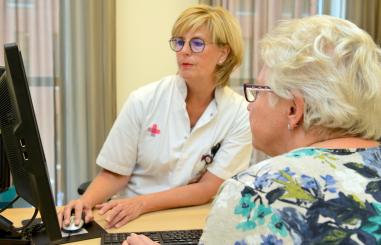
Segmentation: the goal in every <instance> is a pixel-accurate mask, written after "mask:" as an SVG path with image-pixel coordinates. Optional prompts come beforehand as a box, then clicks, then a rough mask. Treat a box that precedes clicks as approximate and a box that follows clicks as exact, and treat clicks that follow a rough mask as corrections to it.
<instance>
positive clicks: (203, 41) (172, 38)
mask: <svg viewBox="0 0 381 245" xmlns="http://www.w3.org/2000/svg"><path fill="white" fill-rule="evenodd" d="M176 39H181V40H182V41H184V44H183V46H182V47H181V48H180V49H179V50H176V49H175V48H173V47H172V45H171V43H172V42H173V41H174V40H176ZM192 40H200V41H202V43H203V47H202V49H201V50H200V51H194V50H193V46H192ZM168 42H169V47H170V48H171V49H172V50H173V51H175V52H176V53H177V52H180V51H181V50H183V48H184V46H185V44H186V43H187V42H188V45H189V48H190V50H191V51H192V52H193V53H202V52H203V51H204V49H205V46H206V45H208V44H214V43H213V42H206V41H205V40H204V39H202V38H199V37H192V38H191V39H189V40H185V39H184V38H182V37H171V39H169V40H168Z"/></svg>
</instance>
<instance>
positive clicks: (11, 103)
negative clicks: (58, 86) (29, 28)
mask: <svg viewBox="0 0 381 245" xmlns="http://www.w3.org/2000/svg"><path fill="white" fill-rule="evenodd" d="M4 59H5V74H3V75H2V76H1V78H0V130H1V134H2V138H3V145H4V150H5V152H6V156H7V158H8V162H9V168H10V170H11V175H12V183H13V185H14V186H15V188H16V192H17V194H18V195H19V196H20V197H22V198H23V199H24V200H26V201H27V202H28V203H30V204H31V205H32V206H34V207H35V208H37V209H38V210H39V212H40V215H41V219H42V221H43V222H44V224H45V227H46V232H47V235H48V236H49V239H50V240H51V241H54V240H58V239H61V231H60V227H59V224H58V218H57V213H56V209H55V204H54V198H53V194H52V189H51V186H50V181H49V176H48V169H47V165H46V160H45V156H44V151H43V148H42V144H41V140H40V135H39V131H38V127H37V122H36V118H35V114H34V109H33V104H32V100H31V96H30V92H29V86H28V81H27V78H26V74H25V70H24V64H23V60H22V57H21V53H20V51H19V49H18V47H17V45H16V44H6V45H5V46H4Z"/></svg>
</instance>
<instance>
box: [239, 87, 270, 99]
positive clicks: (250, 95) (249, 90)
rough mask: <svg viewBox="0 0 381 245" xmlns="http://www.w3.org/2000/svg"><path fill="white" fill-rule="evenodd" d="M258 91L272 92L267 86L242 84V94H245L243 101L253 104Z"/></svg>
mask: <svg viewBox="0 0 381 245" xmlns="http://www.w3.org/2000/svg"><path fill="white" fill-rule="evenodd" d="M260 91H267V92H269V91H272V90H271V88H270V87H269V86H266V85H258V84H250V83H244V84H243V92H244V94H245V99H246V100H247V102H254V101H255V100H256V99H257V96H258V93H259V92H260Z"/></svg>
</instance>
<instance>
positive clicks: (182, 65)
mask: <svg viewBox="0 0 381 245" xmlns="http://www.w3.org/2000/svg"><path fill="white" fill-rule="evenodd" d="M192 66H193V64H191V63H186V62H184V63H181V67H183V68H189V67H192Z"/></svg>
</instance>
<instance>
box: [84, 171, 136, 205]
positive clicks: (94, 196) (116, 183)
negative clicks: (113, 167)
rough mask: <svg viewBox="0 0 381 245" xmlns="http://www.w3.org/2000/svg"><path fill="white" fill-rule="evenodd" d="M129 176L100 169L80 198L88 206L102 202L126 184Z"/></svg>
mask: <svg viewBox="0 0 381 245" xmlns="http://www.w3.org/2000/svg"><path fill="white" fill-rule="evenodd" d="M129 180H130V176H124V175H119V174H116V173H113V172H110V171H108V170H105V169H102V170H101V171H100V173H99V174H98V175H97V176H96V177H95V178H94V180H93V181H92V182H91V184H90V185H89V187H88V188H87V190H86V192H85V193H84V194H83V195H82V197H81V199H82V200H83V201H84V202H85V203H87V204H88V205H89V206H90V207H94V206H95V205H96V204H99V203H102V202H104V201H106V200H107V199H109V198H110V197H111V196H113V195H115V194H116V193H117V192H118V191H120V190H121V189H122V188H124V187H125V186H127V183H128V181H129Z"/></svg>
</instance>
